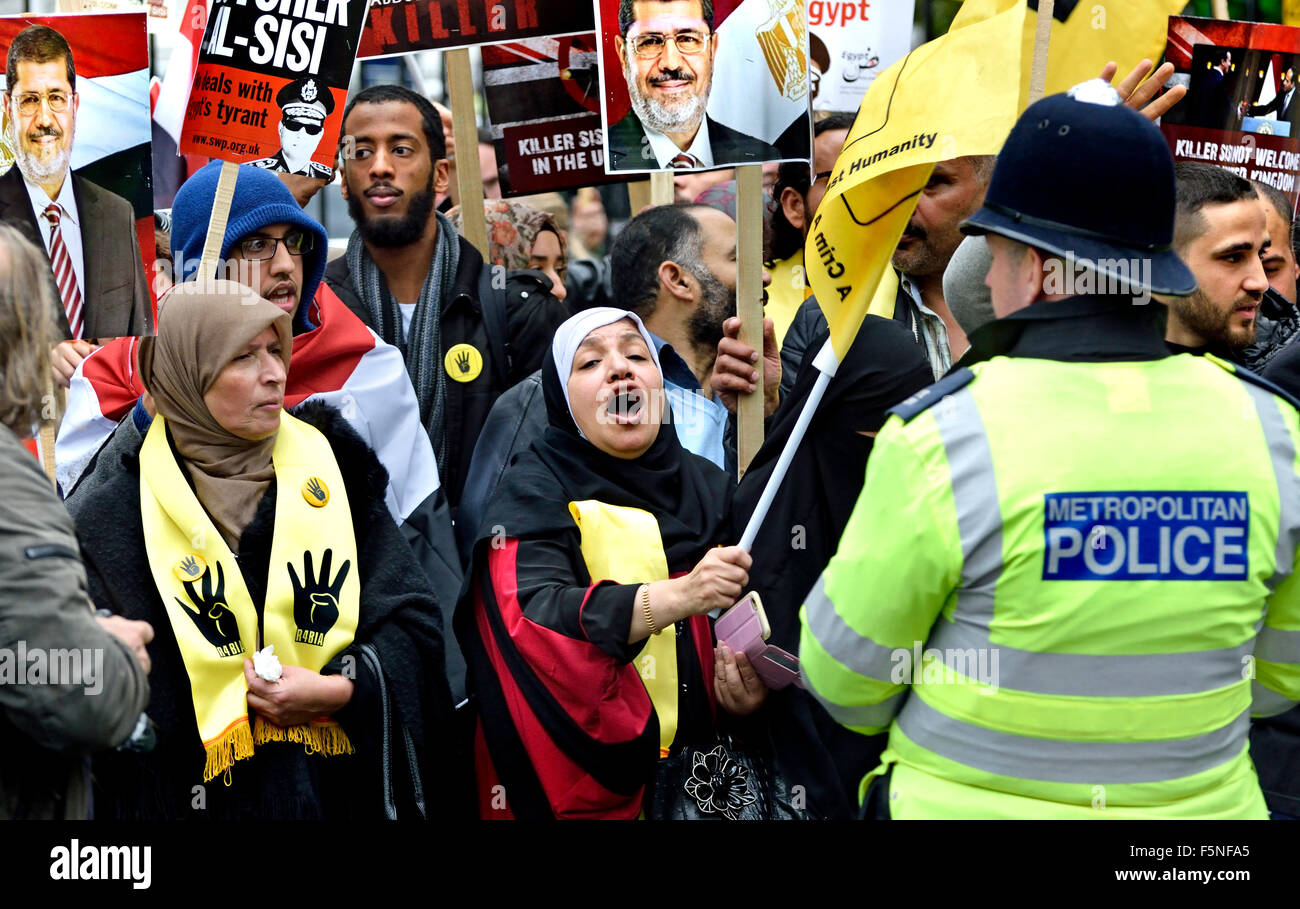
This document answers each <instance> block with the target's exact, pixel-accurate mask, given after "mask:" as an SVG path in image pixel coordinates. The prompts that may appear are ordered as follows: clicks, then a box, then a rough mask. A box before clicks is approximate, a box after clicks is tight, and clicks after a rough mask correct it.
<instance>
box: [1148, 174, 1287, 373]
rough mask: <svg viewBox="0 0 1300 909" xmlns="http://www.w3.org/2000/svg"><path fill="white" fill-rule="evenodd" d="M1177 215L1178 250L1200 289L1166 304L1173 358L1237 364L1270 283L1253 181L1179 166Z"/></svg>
mask: <svg viewBox="0 0 1300 909" xmlns="http://www.w3.org/2000/svg"><path fill="white" fill-rule="evenodd" d="M1174 174H1175V177H1176V178H1177V181H1178V209H1177V220H1176V223H1175V232H1174V250H1175V251H1176V252H1177V253H1178V255H1179V257H1180V258H1182V260H1183V261H1184V262H1186V263H1187V267H1188V268H1190V269H1191V270H1192V274H1194V275H1195V276H1196V283H1197V286H1198V289H1197V291H1196V292H1195V293H1193V294H1191V295H1190V296H1186V297H1171V298H1169V299H1168V306H1169V321H1168V324H1167V327H1166V329H1165V341H1166V342H1167V343H1168V344H1169V349H1170V350H1172V351H1173V352H1174V353H1192V354H1203V353H1213V354H1215V355H1217V356H1219V357H1222V358H1224V359H1229V360H1237V359H1239V357H1240V354H1239V352H1240V351H1242V350H1243V349H1245V348H1246V347H1249V346H1250V345H1251V343H1253V342H1254V340H1255V327H1256V325H1255V322H1256V316H1257V315H1258V313H1259V308H1260V303H1261V302H1262V300H1263V297H1264V291H1266V290H1268V276H1267V275H1265V274H1264V266H1263V263H1262V262H1261V257H1262V256H1263V255H1264V253H1265V251H1266V250H1267V249H1268V247H1269V237H1268V227H1267V221H1266V219H1265V217H1264V209H1263V207H1262V206H1261V205H1260V204H1259V197H1258V195H1257V194H1256V192H1255V188H1254V187H1253V186H1251V185H1250V182H1249V181H1247V180H1245V179H1243V178H1241V177H1238V176H1237V175H1236V174H1233V173H1230V172H1229V171H1226V170H1224V169H1223V168H1221V167H1216V166H1214V165H1212V164H1199V163H1195V162H1182V163H1179V164H1177V165H1176V166H1175V168H1174Z"/></svg>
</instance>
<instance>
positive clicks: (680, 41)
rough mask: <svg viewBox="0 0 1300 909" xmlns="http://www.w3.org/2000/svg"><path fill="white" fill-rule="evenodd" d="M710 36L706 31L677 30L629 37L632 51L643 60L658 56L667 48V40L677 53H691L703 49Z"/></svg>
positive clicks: (696, 52)
mask: <svg viewBox="0 0 1300 909" xmlns="http://www.w3.org/2000/svg"><path fill="white" fill-rule="evenodd" d="M710 37H711V36H710V35H709V34H708V33H707V32H677V33H676V34H675V35H661V34H659V33H658V32H649V33H647V34H644V35H637V36H636V37H635V38H632V39H630V43H631V45H632V53H633V54H635V55H636V56H638V57H640V58H641V59H643V60H650V59H653V58H654V57H658V56H659V55H660V54H662V53H663V52H664V50H665V49H667V47H668V44H669V42H672V45H673V46H674V47H676V48H677V53H679V54H687V55H693V54H698V53H700V52H701V51H703V50H704V48H705V46H706V45H707V44H708V43H709V38H710Z"/></svg>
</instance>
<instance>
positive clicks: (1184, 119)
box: [1160, 16, 1300, 207]
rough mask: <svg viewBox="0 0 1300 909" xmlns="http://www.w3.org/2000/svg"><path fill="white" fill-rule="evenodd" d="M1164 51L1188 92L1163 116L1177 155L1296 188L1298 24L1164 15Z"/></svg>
mask: <svg viewBox="0 0 1300 909" xmlns="http://www.w3.org/2000/svg"><path fill="white" fill-rule="evenodd" d="M1165 59H1166V60H1168V61H1169V62H1170V63H1172V64H1174V67H1175V72H1174V76H1173V79H1172V80H1171V81H1173V82H1177V83H1181V84H1183V85H1186V86H1187V89H1188V91H1187V96H1186V97H1185V98H1183V100H1182V101H1180V102H1179V103H1178V104H1177V105H1175V106H1174V107H1173V108H1172V109H1171V110H1170V111H1169V112H1168V113H1167V114H1165V116H1164V117H1162V118H1161V122H1160V131H1161V132H1162V133H1164V135H1165V141H1166V142H1168V143H1169V150H1170V152H1172V153H1173V156H1174V160H1175V161H1201V162H1204V163H1207V164H1217V165H1219V166H1220V167H1223V168H1226V169H1227V170H1230V171H1232V172H1233V173H1235V174H1238V175H1239V176H1242V177H1245V178H1246V179H1247V180H1260V181H1263V182H1265V183H1268V184H1269V185H1270V186H1274V187H1276V188H1277V189H1280V190H1281V191H1282V192H1284V193H1286V194H1287V195H1288V196H1289V197H1290V199H1291V205H1292V207H1294V206H1295V204H1296V200H1297V197H1298V196H1300V187H1297V186H1296V173H1297V171H1300V103H1297V102H1300V93H1298V92H1297V91H1296V81H1297V73H1300V28H1296V27H1294V26H1289V25H1272V24H1266V23H1260V22H1233V21H1229V20H1220V19H1194V18H1186V17H1183V16H1170V17H1169V46H1168V49H1167V50H1166V51H1165Z"/></svg>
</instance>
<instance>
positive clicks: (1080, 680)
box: [925, 619, 1256, 697]
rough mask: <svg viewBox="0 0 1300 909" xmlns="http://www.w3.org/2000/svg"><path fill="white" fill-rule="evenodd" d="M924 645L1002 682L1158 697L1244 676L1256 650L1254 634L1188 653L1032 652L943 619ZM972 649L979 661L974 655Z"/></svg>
mask: <svg viewBox="0 0 1300 909" xmlns="http://www.w3.org/2000/svg"><path fill="white" fill-rule="evenodd" d="M925 649H926V650H930V649H934V650H938V651H941V657H942V659H943V662H944V665H946V666H949V667H950V668H952V669H954V670H957V671H959V672H961V671H963V670H964V669H966V668H970V667H973V666H976V665H979V666H980V667H981V668H982V669H991V670H992V671H993V672H994V673H995V675H996V679H995V681H996V683H997V685H998V686H999V687H1001V688H1009V689H1012V690H1014V691H1030V692H1033V693H1035V694H1056V695H1073V696H1078V697H1147V696H1151V697H1155V696H1160V695H1172V694H1196V693H1198V692H1202V691H1213V690H1215V689H1216V688H1225V687H1227V686H1228V685H1233V684H1236V683H1238V682H1240V681H1241V680H1242V678H1243V676H1242V667H1243V665H1244V664H1243V663H1242V659H1243V658H1244V657H1247V656H1249V655H1250V654H1251V653H1252V652H1256V651H1255V640H1254V639H1253V638H1251V639H1248V640H1247V641H1245V642H1244V643H1242V644H1239V645H1238V646H1236V647H1231V648H1227V649H1224V650H1197V651H1189V652H1186V653H1151V654H1145V653H1144V654H1091V653H1034V652H1033V651H1029V650H1018V649H1016V648H1015V647H1008V646H1006V645H1005V644H994V643H992V642H991V641H990V640H989V637H988V630H987V629H985V628H977V627H974V626H972V625H971V624H969V623H968V622H965V621H955V622H948V621H945V620H944V619H940V620H939V621H938V623H936V624H935V627H934V631H933V632H931V634H930V639H929V640H928V641H927V642H926V645H925ZM972 652H973V653H974V656H975V657H976V662H971V661H970V657H971V655H972ZM995 660H996V662H995Z"/></svg>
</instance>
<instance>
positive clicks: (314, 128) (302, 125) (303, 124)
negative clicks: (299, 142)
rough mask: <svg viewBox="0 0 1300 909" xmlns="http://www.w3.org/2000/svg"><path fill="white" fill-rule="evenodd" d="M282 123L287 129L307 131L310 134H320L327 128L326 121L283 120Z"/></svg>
mask: <svg viewBox="0 0 1300 909" xmlns="http://www.w3.org/2000/svg"><path fill="white" fill-rule="evenodd" d="M280 124H281V125H282V126H283V127H284V128H285V129H288V130H292V131H294V132H305V133H307V135H309V136H319V135H320V134H321V130H323V129H324V128H325V124H324V123H312V122H310V121H307V120H281V121H280Z"/></svg>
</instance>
